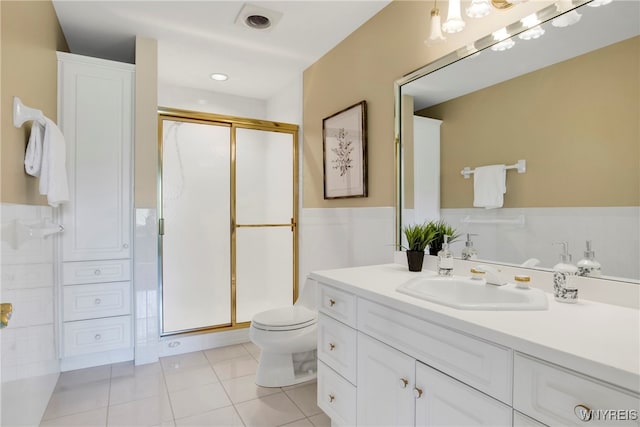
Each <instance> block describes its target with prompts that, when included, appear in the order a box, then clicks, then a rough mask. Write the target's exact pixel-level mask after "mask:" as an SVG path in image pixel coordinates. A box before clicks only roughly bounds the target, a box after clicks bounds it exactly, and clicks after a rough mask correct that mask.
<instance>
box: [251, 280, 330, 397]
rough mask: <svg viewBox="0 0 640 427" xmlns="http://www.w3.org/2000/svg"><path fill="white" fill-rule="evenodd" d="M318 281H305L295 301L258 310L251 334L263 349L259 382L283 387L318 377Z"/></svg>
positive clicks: (259, 366)
mask: <svg viewBox="0 0 640 427" xmlns="http://www.w3.org/2000/svg"><path fill="white" fill-rule="evenodd" d="M316 289H317V284H316V282H315V281H314V280H311V279H307V280H306V281H305V284H304V287H303V289H302V292H301V293H300V295H299V296H298V299H297V300H296V302H295V304H293V305H292V306H290V307H282V308H276V309H273V310H267V311H263V312H261V313H258V314H256V315H255V316H253V319H251V327H250V328H249V337H250V338H251V341H252V342H253V343H254V344H256V345H257V346H258V347H260V349H261V350H262V351H261V353H260V361H259V363H258V371H257V372H256V384H257V385H259V386H262V387H283V386H287V385H292V384H298V383H301V382H304V381H309V380H312V379H314V378H316V371H317V352H316V346H317V342H316V335H317V324H316V323H317V321H318V308H317V305H316Z"/></svg>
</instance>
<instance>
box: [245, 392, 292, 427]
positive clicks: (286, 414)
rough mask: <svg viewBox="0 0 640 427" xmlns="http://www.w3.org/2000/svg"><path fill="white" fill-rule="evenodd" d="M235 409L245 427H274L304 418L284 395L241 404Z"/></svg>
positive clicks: (279, 394) (278, 394) (273, 395)
mask: <svg viewBox="0 0 640 427" xmlns="http://www.w3.org/2000/svg"><path fill="white" fill-rule="evenodd" d="M236 409H237V410H238V413H239V414H240V417H242V421H244V423H245V425H246V426H247V427H254V426H255V427H276V426H280V425H283V424H286V423H290V422H292V421H296V420H299V419H302V418H304V414H303V413H302V412H300V410H299V409H298V408H297V407H296V405H294V404H293V402H292V401H291V400H289V398H288V397H287V396H286V395H285V394H284V393H277V394H272V395H270V396H265V397H261V398H259V399H255V400H249V401H247V402H242V403H239V404H237V405H236Z"/></svg>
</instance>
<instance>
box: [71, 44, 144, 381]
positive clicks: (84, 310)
mask: <svg viewBox="0 0 640 427" xmlns="http://www.w3.org/2000/svg"><path fill="white" fill-rule="evenodd" d="M134 73H135V67H134V65H131V64H124V63H119V62H114V61H107V60H102V59H96V58H90V57H86V56H81V55H74V54H68V53H62V52H58V125H59V127H60V129H61V130H62V133H63V134H64V136H65V142H66V166H67V175H68V182H69V198H70V200H69V202H68V203H64V204H63V205H61V209H60V222H61V224H63V225H64V228H65V230H64V233H62V235H61V239H60V241H61V244H60V261H61V263H60V268H59V271H60V276H61V277H60V283H61V284H62V286H63V288H62V289H61V291H60V296H61V305H62V307H61V310H60V312H61V322H62V325H61V338H62V341H61V351H62V355H61V356H62V370H70V369H76V368H82V367H87V366H92V365H98V364H103V363H113V362H117V361H122V360H129V359H132V357H133V347H132V338H131V337H132V318H131V306H132V304H131V301H132V291H131V255H132V247H131V246H132V232H131V231H132V224H133V211H132V195H133V185H132V171H131V163H132V150H133V102H134V101H133V100H134V92H133V89H134Z"/></svg>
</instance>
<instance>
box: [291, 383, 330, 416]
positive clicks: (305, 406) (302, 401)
mask: <svg viewBox="0 0 640 427" xmlns="http://www.w3.org/2000/svg"><path fill="white" fill-rule="evenodd" d="M316 390H317V384H316V383H315V382H314V383H311V384H306V385H303V386H301V387H296V388H294V389H291V390H286V391H285V393H286V394H287V396H289V398H290V399H291V400H293V403H295V404H296V406H297V407H298V408H300V410H301V411H302V412H303V413H304V414H305V415H306V416H307V417H309V416H311V415H316V414H319V413H321V412H322V410H321V409H320V408H318V405H317V404H316V402H317V393H316Z"/></svg>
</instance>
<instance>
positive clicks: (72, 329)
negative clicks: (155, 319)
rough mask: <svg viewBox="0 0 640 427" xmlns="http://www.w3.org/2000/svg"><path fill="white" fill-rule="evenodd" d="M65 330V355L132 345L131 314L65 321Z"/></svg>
mask: <svg viewBox="0 0 640 427" xmlns="http://www.w3.org/2000/svg"><path fill="white" fill-rule="evenodd" d="M63 330H64V357H69V356H77V355H80V354H88V353H96V352H99V351H109V350H117V349H121V348H128V347H130V346H131V317H130V316H119V317H107V318H105V319H93V320H80V321H77V322H65V323H64V325H63Z"/></svg>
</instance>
